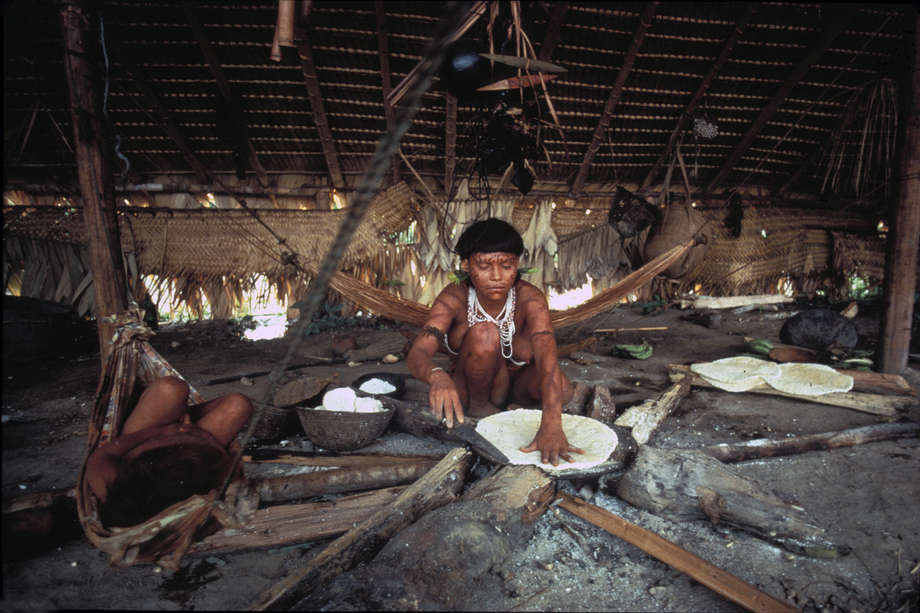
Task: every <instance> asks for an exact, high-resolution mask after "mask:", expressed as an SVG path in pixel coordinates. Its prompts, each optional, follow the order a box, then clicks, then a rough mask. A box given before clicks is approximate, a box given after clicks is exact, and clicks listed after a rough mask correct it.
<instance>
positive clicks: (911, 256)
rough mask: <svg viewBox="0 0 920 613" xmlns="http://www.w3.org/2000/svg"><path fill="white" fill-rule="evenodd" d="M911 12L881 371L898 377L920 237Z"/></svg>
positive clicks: (919, 136) (918, 28)
mask: <svg viewBox="0 0 920 613" xmlns="http://www.w3.org/2000/svg"><path fill="white" fill-rule="evenodd" d="M918 20H920V17H918V13H917V10H916V8H915V9H914V14H913V19H912V22H913V24H912V25H913V30H914V32H913V50H912V51H913V52H912V53H911V54H910V55H911V61H910V63H911V64H912V66H911V70H910V71H909V73H908V74H910V75H911V77H910V81H909V82H908V83H906V84H905V85H906V87H907V88H908V89H909V91H910V94H907V95H906V96H905V97H907V98H908V100H910V102H909V104H910V106H909V107H908V108H910V113H909V114H908V116H907V121H905V122H904V137H903V141H902V145H901V163H900V170H901V172H900V183H899V189H898V201H897V204H896V206H895V207H894V209H895V210H894V214H893V215H892V219H893V222H894V223H893V224H892V227H891V238H890V239H889V241H888V257H887V261H886V262H885V325H884V329H883V334H882V342H881V344H880V345H879V356H878V358H879V360H878V361H879V364H880V366H881V370H882V372H889V373H899V372H901V371H903V370H904V369H905V368H906V367H907V353H908V351H909V348H910V333H911V320H912V315H913V311H914V290H915V288H916V285H917V251H918V244H917V236H918V235H920V204H918V203H920V72H917V71H918V68H920V38H918V37H920V25H918V23H917V22H918Z"/></svg>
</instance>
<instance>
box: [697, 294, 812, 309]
mask: <svg viewBox="0 0 920 613" xmlns="http://www.w3.org/2000/svg"><path fill="white" fill-rule="evenodd" d="M794 300H795V299H794V298H792V297H791V296H784V295H783V294H759V295H756V296H697V297H696V298H690V299H686V300H681V301H680V308H682V309H685V308H687V307H693V308H695V309H733V308H736V307H741V306H751V305H767V304H784V303H786V302H793V301H794Z"/></svg>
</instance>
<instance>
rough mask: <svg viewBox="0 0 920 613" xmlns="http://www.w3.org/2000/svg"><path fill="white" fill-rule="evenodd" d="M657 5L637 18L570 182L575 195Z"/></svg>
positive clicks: (586, 173)
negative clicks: (631, 35)
mask: <svg viewBox="0 0 920 613" xmlns="http://www.w3.org/2000/svg"><path fill="white" fill-rule="evenodd" d="M658 4H659V3H658V2H649V3H648V4H647V5H646V7H645V10H644V11H642V14H641V15H640V16H639V27H638V28H637V29H636V32H635V34H633V41H632V44H631V45H630V46H629V51H627V52H626V57H624V58H623V64H622V65H621V66H620V70H619V71H618V72H617V77H616V81H614V83H613V87H612V88H611V90H610V96H608V97H607V103H606V104H605V105H604V110H603V112H602V113H601V118H600V119H599V120H598V122H597V127H595V128H594V135H593V136H592V137H591V142H590V143H589V144H588V150H587V151H586V152H585V157H584V160H583V161H582V163H581V166H580V167H579V168H578V174H577V175H575V180H574V181H573V182H572V189H571V192H572V193H573V194H575V195H577V194H579V193H580V192H581V188H583V187H584V186H585V180H586V179H587V178H588V170H589V169H590V168H591V163H592V162H593V161H594V156H595V155H596V154H597V150H598V149H599V148H600V146H601V140H602V139H603V137H604V134H605V133H606V132H607V127H608V126H609V125H610V118H611V117H612V116H613V111H614V109H616V106H617V102H618V101H619V100H620V94H621V93H623V86H624V85H625V84H626V79H627V78H628V77H629V73H630V72H632V67H633V63H635V61H636V56H638V55H639V48H640V47H642V41H643V39H644V38H645V33H646V32H647V31H648V29H649V26H651V25H652V19H654V18H655V11H657V10H658Z"/></svg>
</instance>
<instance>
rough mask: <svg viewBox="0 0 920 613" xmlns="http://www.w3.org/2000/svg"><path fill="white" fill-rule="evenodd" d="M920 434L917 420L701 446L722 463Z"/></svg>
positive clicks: (705, 451)
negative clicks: (789, 436)
mask: <svg viewBox="0 0 920 613" xmlns="http://www.w3.org/2000/svg"><path fill="white" fill-rule="evenodd" d="M918 435H920V424H918V423H916V422H898V423H886V424H872V425H871V426H863V427H861V428H848V429H846V430H840V431H838V432H821V433H819V434H807V435H805V436H795V437H792V438H786V439H778V440H777V439H768V438H759V439H755V440H751V441H744V442H742V443H732V444H728V443H723V444H720V445H710V446H708V447H703V448H702V449H700V451H702V452H703V453H705V454H707V455H711V456H712V457H714V458H715V459H717V460H720V461H722V462H743V461H745V460H752V459H755V458H772V457H776V456H783V455H792V454H796V453H805V452H806V451H816V450H819V449H837V448H838V447H851V446H853V445H862V444H863V443H872V442H875V441H890V440H893V439H898V438H910V437H916V436H918Z"/></svg>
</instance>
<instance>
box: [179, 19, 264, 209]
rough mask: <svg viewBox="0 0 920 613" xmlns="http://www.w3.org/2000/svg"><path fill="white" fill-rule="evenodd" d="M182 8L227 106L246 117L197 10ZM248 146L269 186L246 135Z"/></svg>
mask: <svg viewBox="0 0 920 613" xmlns="http://www.w3.org/2000/svg"><path fill="white" fill-rule="evenodd" d="M182 10H183V11H185V17H186V19H187V20H188V23H189V26H191V28H192V31H193V32H194V34H195V40H196V41H198V47H199V48H200V49H201V53H202V54H203V55H204V58H205V60H206V61H207V63H208V68H209V69H210V71H211V76H213V77H214V82H215V83H217V89H218V91H219V92H220V95H221V96H222V97H223V99H224V102H225V103H226V105H227V107H228V108H230V109H231V111H232V114H233V116H234V117H245V115H244V114H243V110H242V107H241V106H240V103H239V100H237V98H236V96H234V95H233V90H231V89H230V83H229V82H228V81H227V77H226V76H225V75H224V69H223V68H222V67H221V64H220V59H219V58H218V57H217V52H216V51H214V47H213V45H211V41H210V39H209V38H208V35H207V33H206V32H205V31H204V27H202V25H201V23H200V22H199V21H198V18H197V17H196V16H195V11H194V10H193V8H192V7H190V6H188V5H183V7H182ZM246 147H247V148H248V149H249V164H250V166H252V169H253V170H254V171H255V173H256V177H257V178H258V179H259V183H260V184H261V185H262V187H268V186H269V184H270V181H269V178H268V173H266V172H265V168H264V167H263V166H262V162H260V161H259V156H258V154H257V153H256V150H255V147H253V146H252V141H251V140H250V139H249V137H248V136H247V137H246ZM272 204H273V205H275V206H276V207H277V206H278V204H277V202H275V199H274V198H272Z"/></svg>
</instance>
